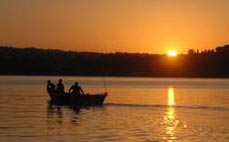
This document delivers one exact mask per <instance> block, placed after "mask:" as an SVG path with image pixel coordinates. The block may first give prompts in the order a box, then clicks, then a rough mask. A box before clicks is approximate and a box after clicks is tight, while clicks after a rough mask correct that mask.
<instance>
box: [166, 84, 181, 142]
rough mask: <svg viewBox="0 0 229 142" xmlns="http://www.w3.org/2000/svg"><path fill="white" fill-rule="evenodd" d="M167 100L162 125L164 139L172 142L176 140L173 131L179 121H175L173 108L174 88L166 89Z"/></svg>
mask: <svg viewBox="0 0 229 142" xmlns="http://www.w3.org/2000/svg"><path fill="white" fill-rule="evenodd" d="M167 96H168V100H167V105H168V107H167V109H166V112H165V116H164V119H163V125H164V126H165V130H166V136H165V137H164V139H166V140H168V142H173V140H175V139H176V136H175V131H176V127H177V125H178V124H179V120H176V110H175V108H174V106H175V93H174V88H173V87H169V88H168V93H167Z"/></svg>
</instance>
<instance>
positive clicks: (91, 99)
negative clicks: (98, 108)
mask: <svg viewBox="0 0 229 142" xmlns="http://www.w3.org/2000/svg"><path fill="white" fill-rule="evenodd" d="M48 94H49V96H50V98H51V100H50V102H51V103H52V104H59V105H76V106H94V105H103V102H104V100H105V98H106V96H107V93H101V94H84V95H77V96H75V95H71V94H69V93H56V92H48Z"/></svg>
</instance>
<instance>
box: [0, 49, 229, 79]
mask: <svg viewBox="0 0 229 142" xmlns="http://www.w3.org/2000/svg"><path fill="white" fill-rule="evenodd" d="M188 53H189V54H182V55H178V56H177V57H167V56H166V55H156V54H134V53H106V54H103V53H93V52H71V51H68V52H67V51H61V50H46V49H38V48H14V47H0V66H1V69H0V74H9V75H12V74H15V75H82V76H150V77H229V46H228V45H225V46H222V47H217V48H216V49H214V50H205V51H202V52H199V51H197V52H196V51H194V50H192V49H191V50H189V51H188Z"/></svg>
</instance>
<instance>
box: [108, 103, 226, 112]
mask: <svg viewBox="0 0 229 142" xmlns="http://www.w3.org/2000/svg"><path fill="white" fill-rule="evenodd" d="M104 105H105V106H117V107H118V106H119V107H144V108H145V107H147V108H168V107H171V106H169V105H150V104H149V105H148V104H119V103H105V104H104ZM172 107H173V108H183V109H204V110H218V111H229V107H221V106H182V105H180V106H179V105H174V106H172Z"/></svg>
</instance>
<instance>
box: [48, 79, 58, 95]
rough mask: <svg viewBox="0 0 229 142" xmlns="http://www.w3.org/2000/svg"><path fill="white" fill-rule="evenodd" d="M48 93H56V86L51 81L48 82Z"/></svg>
mask: <svg viewBox="0 0 229 142" xmlns="http://www.w3.org/2000/svg"><path fill="white" fill-rule="evenodd" d="M47 83H48V84H47V92H49V93H51V92H55V87H56V86H55V85H54V84H53V83H52V82H51V81H50V80H48V81H47Z"/></svg>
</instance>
